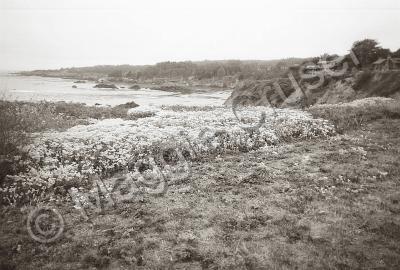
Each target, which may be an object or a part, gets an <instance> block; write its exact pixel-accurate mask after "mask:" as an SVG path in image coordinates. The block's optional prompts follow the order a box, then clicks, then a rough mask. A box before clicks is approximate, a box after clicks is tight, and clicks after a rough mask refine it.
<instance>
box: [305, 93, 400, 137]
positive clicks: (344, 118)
mask: <svg viewBox="0 0 400 270" xmlns="http://www.w3.org/2000/svg"><path fill="white" fill-rule="evenodd" d="M363 102H364V103H363ZM363 102H362V101H359V100H356V101H353V102H350V103H344V104H324V105H316V106H313V107H311V108H309V109H308V111H309V112H310V113H311V114H312V115H313V116H314V117H317V118H324V119H328V120H330V121H332V123H334V125H335V127H336V130H337V131H338V132H340V133H343V132H345V131H348V130H353V129H357V128H360V127H361V126H362V125H365V124H367V123H369V122H371V121H374V120H377V119H382V118H384V119H398V118H400V101H399V100H393V99H385V98H369V99H364V100H363Z"/></svg>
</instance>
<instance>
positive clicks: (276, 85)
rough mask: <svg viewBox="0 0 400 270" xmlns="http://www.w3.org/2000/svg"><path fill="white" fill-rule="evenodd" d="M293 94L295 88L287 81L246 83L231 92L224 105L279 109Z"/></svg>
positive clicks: (282, 79)
mask: <svg viewBox="0 0 400 270" xmlns="http://www.w3.org/2000/svg"><path fill="white" fill-rule="evenodd" d="M293 92H295V88H294V87H293V85H292V83H291V82H290V80H289V79H284V78H281V79H277V80H263V81H246V82H244V83H242V84H241V85H239V86H238V87H237V88H236V89H235V90H234V91H233V92H232V94H231V96H230V97H229V98H228V99H227V100H226V101H225V103H224V104H225V105H235V104H240V105H253V106H269V105H272V106H276V107H280V106H281V105H282V104H283V103H284V102H285V100H286V99H287V97H289V96H290V95H291V94H292V93H293Z"/></svg>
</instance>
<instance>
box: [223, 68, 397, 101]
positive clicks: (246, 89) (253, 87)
mask: <svg viewBox="0 0 400 270" xmlns="http://www.w3.org/2000/svg"><path fill="white" fill-rule="evenodd" d="M317 84H318V83H317V82H315V81H314V82H313V83H310V82H307V81H306V80H294V78H292V79H289V78H280V79H277V80H268V81H247V82H244V83H243V84H242V85H240V86H239V87H237V88H236V89H235V90H234V91H233V92H232V94H231V96H230V97H229V98H228V99H227V100H226V102H225V105H250V106H269V105H272V106H274V107H294V108H301V107H308V106H310V105H313V104H336V103H341V102H349V101H352V100H355V99H359V98H366V97H374V96H381V97H392V98H397V99H399V98H400V71H387V72H372V71H359V72H357V73H354V74H351V75H350V74H347V76H343V77H340V78H332V77H326V78H325V79H324V81H323V83H322V84H321V86H319V87H315V88H314V89H310V87H309V86H310V85H317Z"/></svg>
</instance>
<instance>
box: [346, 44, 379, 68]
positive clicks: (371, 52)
mask: <svg viewBox="0 0 400 270" xmlns="http://www.w3.org/2000/svg"><path fill="white" fill-rule="evenodd" d="M351 50H352V51H353V53H354V54H355V55H356V56H357V58H358V61H359V62H360V64H361V66H368V65H370V64H372V63H373V62H375V61H376V60H377V59H378V58H379V57H382V55H381V53H382V51H381V50H382V48H381V47H378V42H377V41H376V40H374V39H364V40H360V41H356V42H354V44H353V47H352V48H351Z"/></svg>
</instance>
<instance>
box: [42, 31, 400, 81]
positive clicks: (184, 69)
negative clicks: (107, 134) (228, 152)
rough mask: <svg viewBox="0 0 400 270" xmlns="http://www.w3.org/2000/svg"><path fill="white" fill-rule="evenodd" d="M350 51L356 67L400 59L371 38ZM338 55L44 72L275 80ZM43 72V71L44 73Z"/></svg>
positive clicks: (142, 76)
mask: <svg viewBox="0 0 400 270" xmlns="http://www.w3.org/2000/svg"><path fill="white" fill-rule="evenodd" d="M351 51H352V52H353V53H354V55H355V56H356V57H357V59H358V61H359V66H361V67H369V66H370V65H371V64H372V63H373V62H375V61H376V60H377V59H379V58H387V57H388V56H391V57H400V49H398V50H397V51H395V52H391V51H390V50H389V49H385V48H382V47H381V46H379V43H378V42H377V41H376V40H374V39H364V40H360V41H356V42H354V44H353V46H352V48H351ZM337 57H339V56H338V55H329V54H323V55H322V56H318V57H310V58H287V59H280V60H246V61H243V60H222V61H198V62H192V61H184V62H170V61H168V62H161V63H157V64H155V65H141V66H133V65H103V66H93V67H81V68H64V69H60V70H53V71H47V72H49V73H51V72H55V73H57V72H62V73H64V74H65V73H67V74H70V75H85V76H94V77H98V76H104V77H112V78H116V79H118V78H130V79H134V80H141V79H144V80H147V79H155V78H165V79H186V80H187V79H194V80H203V79H222V78H226V77H227V76H228V77H233V78H235V79H238V80H247V79H250V80H268V79H273V78H277V77H286V75H287V73H288V72H289V69H290V68H291V67H294V66H300V65H302V64H306V63H310V62H313V63H315V64H317V63H318V61H320V60H327V61H331V60H334V59H336V58H337ZM345 60H346V62H347V63H349V65H350V66H351V67H352V66H355V65H356V64H355V63H354V61H353V59H352V58H351V56H350V54H348V55H345ZM45 72H46V71H45Z"/></svg>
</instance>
